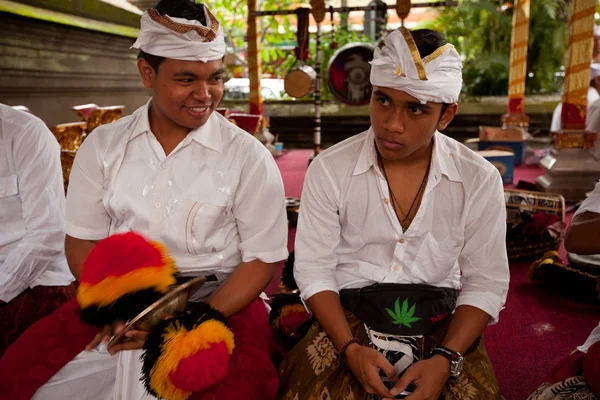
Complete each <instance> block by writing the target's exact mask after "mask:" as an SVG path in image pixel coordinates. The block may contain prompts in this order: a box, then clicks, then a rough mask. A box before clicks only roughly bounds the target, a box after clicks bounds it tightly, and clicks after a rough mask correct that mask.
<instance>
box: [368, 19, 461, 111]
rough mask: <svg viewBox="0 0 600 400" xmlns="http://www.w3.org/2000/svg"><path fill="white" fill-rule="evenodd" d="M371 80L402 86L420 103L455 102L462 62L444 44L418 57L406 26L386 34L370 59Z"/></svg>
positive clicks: (383, 84)
mask: <svg viewBox="0 0 600 400" xmlns="http://www.w3.org/2000/svg"><path fill="white" fill-rule="evenodd" d="M371 84H372V85H373V86H380V87H387V88H391V89H396V90H402V91H404V92H406V93H408V94H410V95H411V96H413V97H415V98H417V99H418V100H419V101H420V102H421V103H423V104H424V103H427V102H434V103H456V102H457V101H458V96H459V94H460V89H461V87H462V62H461V60H460V56H459V55H458V53H457V52H456V49H455V48H454V46H452V45H451V44H445V45H443V46H441V47H439V48H438V49H436V50H435V51H434V52H433V53H431V54H430V55H428V56H427V57H424V58H421V56H420V55H419V50H418V49H417V45H416V44H415V41H414V40H413V37H412V36H411V34H410V31H409V30H408V29H406V28H403V27H402V28H400V29H397V30H395V31H393V32H392V33H390V34H389V35H387V36H386V38H385V39H384V42H383V47H381V48H377V49H375V54H374V57H373V61H371Z"/></svg>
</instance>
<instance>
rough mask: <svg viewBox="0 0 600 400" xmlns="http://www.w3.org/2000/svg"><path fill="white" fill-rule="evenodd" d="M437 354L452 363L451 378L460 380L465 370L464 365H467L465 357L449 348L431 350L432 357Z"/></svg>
mask: <svg viewBox="0 0 600 400" xmlns="http://www.w3.org/2000/svg"><path fill="white" fill-rule="evenodd" d="M435 354H437V355H440V356H442V357H444V358H447V359H448V361H450V377H451V378H458V376H459V375H460V373H461V372H462V370H463V364H464V363H465V359H464V358H463V356H462V355H461V354H460V353H459V352H458V351H454V350H450V349H449V348H447V347H434V348H433V349H431V355H432V356H433V355H435Z"/></svg>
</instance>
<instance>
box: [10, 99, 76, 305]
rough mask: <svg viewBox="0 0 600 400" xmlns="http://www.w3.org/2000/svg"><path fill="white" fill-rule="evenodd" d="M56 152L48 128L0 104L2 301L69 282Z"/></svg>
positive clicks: (58, 153) (62, 188) (61, 191)
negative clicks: (38, 287) (29, 291)
mask: <svg viewBox="0 0 600 400" xmlns="http://www.w3.org/2000/svg"><path fill="white" fill-rule="evenodd" d="M64 193H65V192H64V186H63V178H62V168H61V165H60V148H59V146H58V142H57V141H56V139H55V138H54V136H53V135H52V133H51V132H50V131H49V130H48V128H47V127H46V125H45V124H44V123H43V122H42V121H41V120H40V119H38V118H36V117H34V116H33V115H31V114H28V113H25V112H23V111H17V110H15V109H13V108H12V107H9V106H6V105H3V104H0V300H2V301H5V302H9V301H10V300H12V299H13V298H15V297H16V296H18V295H19V294H20V293H22V292H23V291H24V290H26V289H27V288H32V287H35V286H38V285H44V286H62V285H68V284H69V283H70V282H71V281H73V276H72V275H71V272H70V271H69V267H68V266H67V261H66V259H65V255H64V238H65V234H64V207H65V194H64Z"/></svg>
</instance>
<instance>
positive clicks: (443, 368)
mask: <svg viewBox="0 0 600 400" xmlns="http://www.w3.org/2000/svg"><path fill="white" fill-rule="evenodd" d="M449 377H450V361H448V360H447V359H446V358H444V357H442V356H440V355H435V356H433V357H432V358H429V359H427V360H422V361H419V362H417V363H415V364H414V365H413V366H411V367H410V368H409V369H407V370H406V372H405V373H404V375H402V378H400V380H398V382H397V383H396V385H394V387H393V388H392V389H391V390H390V393H391V395H392V396H390V397H394V396H397V395H398V394H399V393H402V392H403V391H404V390H405V389H406V387H407V386H408V385H409V384H410V383H411V382H413V383H414V384H415V386H416V387H417V388H416V389H415V391H414V392H413V393H412V394H410V395H408V396H407V397H406V398H407V399H410V400H437V399H438V398H439V397H440V394H441V393H442V390H443V389H444V386H445V385H446V381H447V380H448V378H449ZM384 400H387V399H384Z"/></svg>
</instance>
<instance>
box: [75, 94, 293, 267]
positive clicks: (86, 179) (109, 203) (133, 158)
mask: <svg viewBox="0 0 600 400" xmlns="http://www.w3.org/2000/svg"><path fill="white" fill-rule="evenodd" d="M149 106H150V102H149V103H148V104H146V105H145V106H143V107H141V108H140V109H138V110H137V111H136V112H135V113H134V114H132V115H131V116H128V117H125V118H122V119H120V120H118V121H117V122H115V123H112V124H108V125H103V126H101V127H99V128H97V129H96V130H94V132H93V133H92V134H91V135H90V136H89V137H88V138H87V139H86V140H85V141H84V142H83V144H82V146H81V148H80V149H79V151H78V152H77V156H76V158H75V162H74V165H73V168H72V171H71V176H70V182H69V191H68V194H67V218H66V219H67V222H66V231H67V234H68V235H70V236H73V237H76V238H80V239H88V240H98V239H103V238H105V237H107V236H109V235H111V234H114V233H118V232H125V231H129V230H134V231H137V232H139V233H141V234H143V235H146V236H147V237H149V238H151V239H153V240H157V241H160V242H162V243H163V244H164V245H165V246H166V247H167V248H168V249H169V251H170V252H171V254H172V256H173V257H174V259H175V261H176V263H177V266H178V267H179V268H180V270H182V271H183V272H194V271H220V272H231V271H233V270H234V269H235V267H236V266H237V265H238V264H240V263H241V262H242V261H245V262H247V261H251V260H254V259H259V260H261V261H264V262H268V263H271V262H276V261H280V260H283V259H285V258H287V255H288V252H287V218H286V210H285V195H284V190H283V182H282V180H281V175H280V173H279V169H278V168H277V165H276V164H275V161H274V160H273V157H272V156H271V154H270V153H269V151H268V150H267V149H266V148H265V147H264V146H263V145H262V144H261V143H260V142H259V141H258V140H256V138H254V137H253V136H251V135H250V134H248V133H247V132H245V131H243V130H241V129H239V128H238V127H236V126H235V125H233V124H231V123H230V122H229V121H227V120H226V119H225V118H224V117H222V116H221V115H220V114H219V113H213V114H212V115H211V116H210V118H209V119H208V121H207V122H206V124H204V125H203V126H202V127H200V128H198V129H195V130H193V131H191V132H190V133H189V134H188V136H187V137H186V138H185V139H184V140H183V141H182V142H181V143H179V145H178V146H177V147H176V148H175V150H173V151H172V152H171V154H169V155H168V156H166V155H165V153H164V150H163V149H162V147H161V145H160V144H159V142H158V140H157V139H156V137H155V136H154V135H153V134H152V132H151V131H150V125H149V122H148V109H149Z"/></svg>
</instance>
